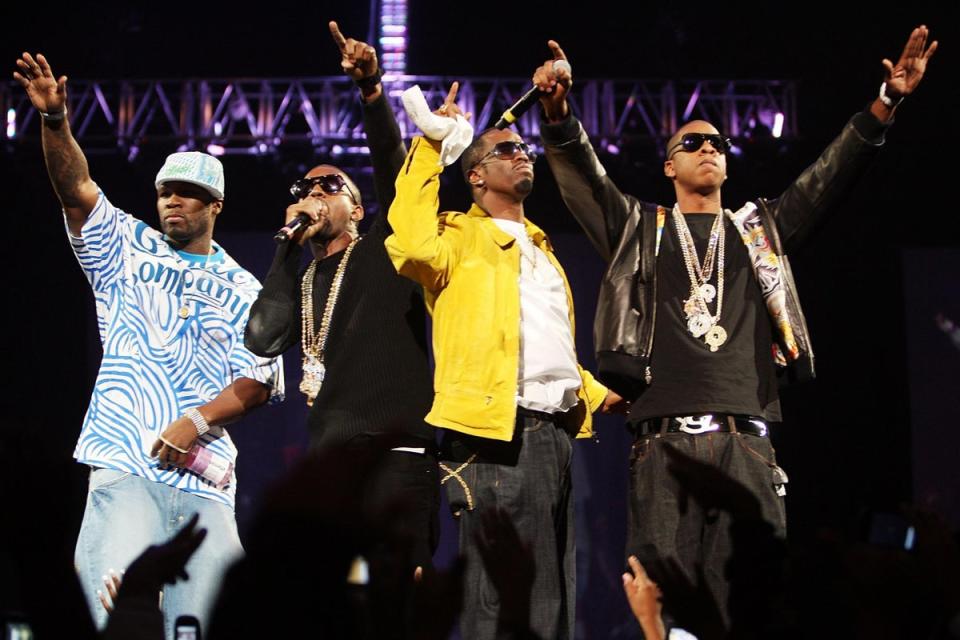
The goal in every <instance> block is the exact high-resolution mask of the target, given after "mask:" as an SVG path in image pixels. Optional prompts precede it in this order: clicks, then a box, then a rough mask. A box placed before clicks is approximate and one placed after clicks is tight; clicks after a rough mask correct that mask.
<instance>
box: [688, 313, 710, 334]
mask: <svg viewBox="0 0 960 640" xmlns="http://www.w3.org/2000/svg"><path fill="white" fill-rule="evenodd" d="M712 326H713V318H711V317H710V314H708V313H697V314H694V315H692V316H690V319H689V320H687V331H689V332H690V335H692V336H693V337H694V338H699V337H700V336H702V335H703V334H705V333H706V332H707V331H709V330H710V327H712Z"/></svg>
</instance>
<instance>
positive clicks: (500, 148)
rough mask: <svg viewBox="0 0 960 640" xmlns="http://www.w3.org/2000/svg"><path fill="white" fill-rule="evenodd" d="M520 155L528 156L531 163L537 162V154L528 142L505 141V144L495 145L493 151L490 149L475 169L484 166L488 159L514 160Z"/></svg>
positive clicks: (478, 161)
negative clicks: (480, 165)
mask: <svg viewBox="0 0 960 640" xmlns="http://www.w3.org/2000/svg"><path fill="white" fill-rule="evenodd" d="M518 153H522V154H523V155H525V156H527V158H528V159H529V160H530V162H536V160H537V152H536V151H534V150H533V149H531V148H530V147H529V146H527V143H526V142H517V141H516V140H504V141H503V142H498V143H497V144H495V145H493V149H490V151H488V152H487V153H486V154H485V155H484V156H483V157H482V158H480V159H479V160H477V164H475V165H473V166H474V167H475V166H477V165H479V164H482V163H483V162H484V161H485V160H486V159H487V158H489V157H491V156H493V157H495V158H498V159H506V160H513V158H515V157H516V155H517V154H518Z"/></svg>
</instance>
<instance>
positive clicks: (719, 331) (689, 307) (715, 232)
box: [673, 205, 727, 352]
mask: <svg viewBox="0 0 960 640" xmlns="http://www.w3.org/2000/svg"><path fill="white" fill-rule="evenodd" d="M724 217H725V213H724V211H723V210H721V211H720V213H718V214H717V217H716V219H714V221H713V227H712V228H711V229H710V239H709V241H708V243H707V252H706V254H705V255H704V257H703V266H702V267H701V266H700V263H699V262H700V258H699V256H697V246H696V244H695V243H694V241H693V236H692V235H690V228H689V227H688V226H687V221H686V220H685V219H684V217H683V213H681V211H680V206H679V205H674V207H673V222H674V226H675V227H676V229H677V236H678V238H679V240H680V252H681V253H682V254H683V262H684V264H685V265H686V267H687V275H688V276H689V278H690V297H689V298H687V299H686V300H684V302H683V313H684V315H686V317H687V331H689V332H690V335H692V336H693V337H694V338H699V337H701V336H702V337H703V339H704V342H706V343H707V345H708V346H709V347H710V351H713V352H715V351H717V349H719V348H720V346H721V345H723V343H724V342H726V341H727V332H726V330H725V329H724V328H723V327H721V326H720V324H719V323H720V314H721V313H723V272H724V269H723V267H724V245H725V244H726V233H725V231H724V228H725V227H724ZM715 256H716V268H717V287H716V289H714V287H713V285H712V284H710V283H709V282H708V280H710V278H711V277H712V276H713V268H714V258H715ZM714 297H716V299H717V312H716V313H715V314H711V313H710V309H709V308H708V307H707V304H708V303H710V302H712V301H713V299H714Z"/></svg>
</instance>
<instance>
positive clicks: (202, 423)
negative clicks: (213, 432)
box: [183, 409, 210, 437]
mask: <svg viewBox="0 0 960 640" xmlns="http://www.w3.org/2000/svg"><path fill="white" fill-rule="evenodd" d="M183 415H184V417H186V418H190V421H191V422H193V426H195V427H196V428H197V436H198V437H199V436H202V435H203V434H205V433H206V432H207V431H210V425H209V424H207V420H206V418H204V417H203V414H202V413H200V412H199V411H197V410H196V409H187V411H186V413H184V414H183Z"/></svg>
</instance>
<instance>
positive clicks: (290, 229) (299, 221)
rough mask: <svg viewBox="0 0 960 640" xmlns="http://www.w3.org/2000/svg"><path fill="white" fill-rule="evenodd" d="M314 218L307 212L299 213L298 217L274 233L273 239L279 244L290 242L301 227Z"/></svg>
mask: <svg viewBox="0 0 960 640" xmlns="http://www.w3.org/2000/svg"><path fill="white" fill-rule="evenodd" d="M311 222H312V220H311V219H310V216H308V215H307V214H305V213H300V214H297V217H296V218H294V219H293V220H291V221H290V222H288V223H287V224H285V225H283V226H282V227H280V230H279V231H277V232H276V233H275V234H274V235H273V241H274V242H276V243H277V244H283V243H285V242H289V241H290V238H292V237H293V236H294V234H296V233H297V231H299V230H300V228H301V227H303V226H306V225H308V224H310V223H311Z"/></svg>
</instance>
